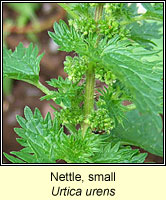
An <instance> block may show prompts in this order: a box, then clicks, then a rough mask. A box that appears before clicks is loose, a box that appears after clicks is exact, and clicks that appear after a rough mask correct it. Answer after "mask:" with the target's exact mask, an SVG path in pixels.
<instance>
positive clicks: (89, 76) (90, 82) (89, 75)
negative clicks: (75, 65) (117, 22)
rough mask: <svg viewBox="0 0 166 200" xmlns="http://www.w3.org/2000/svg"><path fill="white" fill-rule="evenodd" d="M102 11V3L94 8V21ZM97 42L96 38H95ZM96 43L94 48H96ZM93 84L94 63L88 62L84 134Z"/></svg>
mask: <svg viewBox="0 0 166 200" xmlns="http://www.w3.org/2000/svg"><path fill="white" fill-rule="evenodd" d="M102 11H103V5H101V6H98V7H96V10H95V21H96V22H97V21H98V20H100V19H101V16H102ZM97 43H98V40H97ZM97 45H98V44H96V45H95V46H96V48H97ZM94 86H95V63H93V62H90V63H89V64H88V69H87V72H86V86H85V100H84V122H83V125H82V134H83V136H84V135H85V133H86V131H87V129H88V127H89V124H88V122H87V118H88V116H89V115H90V113H91V112H92V111H93V110H94Z"/></svg>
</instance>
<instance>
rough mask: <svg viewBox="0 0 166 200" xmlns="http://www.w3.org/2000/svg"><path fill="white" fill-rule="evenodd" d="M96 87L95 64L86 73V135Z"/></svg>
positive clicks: (89, 66)
mask: <svg viewBox="0 0 166 200" xmlns="http://www.w3.org/2000/svg"><path fill="white" fill-rule="evenodd" d="M94 85H95V68H94V63H89V65H88V69H87V72H86V85H85V100H84V122H83V126H82V133H83V135H85V133H86V130H87V128H88V127H89V124H88V123H87V118H88V115H89V114H90V113H91V112H92V110H93V109H94Z"/></svg>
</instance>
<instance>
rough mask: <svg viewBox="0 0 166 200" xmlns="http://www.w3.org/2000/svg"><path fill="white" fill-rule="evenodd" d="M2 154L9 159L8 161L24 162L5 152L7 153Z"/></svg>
mask: <svg viewBox="0 0 166 200" xmlns="http://www.w3.org/2000/svg"><path fill="white" fill-rule="evenodd" d="M3 154H4V156H5V157H6V158H7V159H8V160H9V161H11V162H12V163H25V162H24V161H22V160H20V159H18V158H15V157H14V156H11V155H9V154H7V153H3Z"/></svg>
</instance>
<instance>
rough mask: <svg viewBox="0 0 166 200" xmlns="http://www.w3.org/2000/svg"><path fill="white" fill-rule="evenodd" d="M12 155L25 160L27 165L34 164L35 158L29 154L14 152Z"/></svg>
mask: <svg viewBox="0 0 166 200" xmlns="http://www.w3.org/2000/svg"><path fill="white" fill-rule="evenodd" d="M10 153H11V154H13V155H15V156H17V157H18V158H20V159H22V160H24V161H25V162H26V163H33V162H34V156H32V155H31V154H29V153H26V152H21V151H12V152H10Z"/></svg>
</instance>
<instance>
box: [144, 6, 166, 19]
mask: <svg viewBox="0 0 166 200" xmlns="http://www.w3.org/2000/svg"><path fill="white" fill-rule="evenodd" d="M141 4H142V5H143V7H144V8H145V9H146V10H147V12H146V13H145V14H144V15H143V16H144V17H148V18H150V19H152V20H160V21H163V3H153V4H152V3H141Z"/></svg>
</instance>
